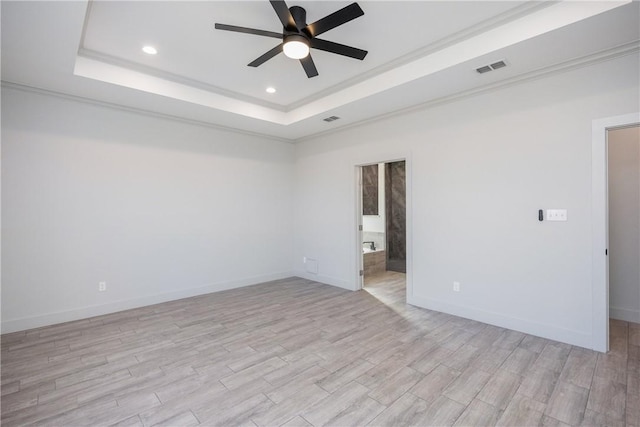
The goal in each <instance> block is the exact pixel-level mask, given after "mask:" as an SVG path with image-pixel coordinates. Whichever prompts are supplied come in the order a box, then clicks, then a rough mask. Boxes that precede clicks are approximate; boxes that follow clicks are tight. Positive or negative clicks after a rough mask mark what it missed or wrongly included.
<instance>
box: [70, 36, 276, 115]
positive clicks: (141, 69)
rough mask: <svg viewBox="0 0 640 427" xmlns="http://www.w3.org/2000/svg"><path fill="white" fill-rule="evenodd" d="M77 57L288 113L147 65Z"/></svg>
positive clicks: (88, 54) (86, 53) (82, 52)
mask: <svg viewBox="0 0 640 427" xmlns="http://www.w3.org/2000/svg"><path fill="white" fill-rule="evenodd" d="M78 56H81V57H84V58H88V59H92V60H95V61H99V62H104V63H105V64H109V65H114V66H116V67H120V68H126V69H129V70H132V71H136V72H138V73H143V74H148V75H150V76H153V77H157V78H160V79H164V80H168V81H171V82H174V83H179V84H182V85H185V86H190V87H194V88H196V89H201V90H204V91H207V92H211V93H215V94H217V95H221V96H225V97H228V98H233V99H237V100H239V101H244V102H248V103H251V104H255V105H260V106H262V107H266V108H270V109H272V110H277V111H281V112H283V113H286V112H287V111H289V108H287V107H286V106H282V105H280V104H276V103H273V102H268V101H264V100H262V99H259V98H255V97H253V96H249V95H244V94H242V93H239V92H234V91H232V90H227V89H223V88H221V87H219V86H213V85H210V84H207V83H204V82H202V81H200V80H194V79H190V78H188V77H182V76H179V75H177V74H173V73H169V72H167V71H162V70H159V69H157V68H153V67H149V66H147V65H142V64H138V63H136V62H132V61H127V60H125V59H121V58H116V57H115V56H111V55H107V54H104V53H100V52H96V51H94V50H90V49H86V48H84V47H81V48H80V49H79V50H78Z"/></svg>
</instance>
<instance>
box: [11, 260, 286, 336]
mask: <svg viewBox="0 0 640 427" xmlns="http://www.w3.org/2000/svg"><path fill="white" fill-rule="evenodd" d="M294 275H295V274H293V272H290V271H288V272H282V273H272V274H266V275H262V276H254V277H247V278H243V279H239V280H233V281H228V282H220V283H214V284H210V285H206V286H200V287H197V288H190V289H183V290H180V291H176V292H164V293H160V294H156V295H147V296H144V297H140V298H134V299H129V300H120V301H114V302H110V303H107V304H100V305H94V306H89V307H81V308H77V309H73V310H67V311H59V312H55V313H46V314H42V315H38V316H30V317H23V318H19V319H9V320H5V321H3V322H2V325H1V326H0V328H1V330H2V333H3V334H6V333H10V332H18V331H24V330H27V329H33V328H39V327H42V326H49V325H55V324H57V323H64V322H70V321H73V320H81V319H87V318H89V317H95V316H102V315H104V314H111V313H116V312H118V311H123V310H129V309H132V308H138V307H145V306H148V305H153V304H159V303H162V302H167V301H175V300H179V299H183V298H189V297H194V296H198V295H204V294H210V293H213V292H219V291H224V290H227V289H234V288H240V287H244V286H250V285H256V284H258V283H263V282H270V281H272V280H280V279H286V278H288V277H292V276H294Z"/></svg>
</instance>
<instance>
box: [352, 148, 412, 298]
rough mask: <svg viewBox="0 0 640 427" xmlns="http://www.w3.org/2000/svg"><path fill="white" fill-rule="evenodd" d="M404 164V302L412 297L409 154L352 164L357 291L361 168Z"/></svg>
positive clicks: (360, 255)
mask: <svg viewBox="0 0 640 427" xmlns="http://www.w3.org/2000/svg"><path fill="white" fill-rule="evenodd" d="M393 162H404V167H405V189H404V191H405V198H406V200H405V202H406V211H405V216H406V218H405V220H406V235H405V239H406V245H407V247H406V256H407V265H406V267H407V272H406V276H405V278H406V279H405V280H406V294H405V301H407V300H408V299H409V296H411V295H413V214H412V213H413V197H412V193H413V192H412V187H413V180H412V177H413V174H412V167H413V165H412V162H411V155H410V153H405V154H403V155H401V156H380V157H378V158H376V159H372V160H369V159H367V161H355V162H354V167H353V169H354V177H355V179H354V182H355V185H354V192H353V194H354V206H355V215H354V219H355V227H354V230H355V233H353V234H352V235H353V242H352V243H353V245H352V247H353V248H354V251H355V259H356V262H355V272H354V273H355V281H354V283H355V286H354V290H356V291H358V290H360V289H362V287H363V278H364V276H360V270H363V269H364V254H363V252H362V231H361V230H360V227H361V226H362V166H368V165H373V164H379V163H393Z"/></svg>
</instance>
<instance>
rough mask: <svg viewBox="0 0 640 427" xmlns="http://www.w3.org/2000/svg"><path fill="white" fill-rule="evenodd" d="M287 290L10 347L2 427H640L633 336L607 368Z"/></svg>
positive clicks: (451, 325)
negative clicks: (160, 426) (35, 426)
mask: <svg viewBox="0 0 640 427" xmlns="http://www.w3.org/2000/svg"><path fill="white" fill-rule="evenodd" d="M378 279H380V280H379V281H378V282H376V281H375V280H371V279H367V284H368V285H369V286H368V287H367V288H366V290H365V291H360V292H348V291H344V290H341V289H338V288H335V287H331V286H326V285H320V284H317V283H314V282H310V281H307V280H303V279H297V278H292V279H288V280H281V281H277V282H271V283H265V284H261V285H257V286H252V287H247V288H241V289H236V290H231V291H225V292H220V293H216V294H209V295H205V296H200V297H195V298H189V299H185V300H180V301H174V302H169V303H165V304H159V305H155V306H150V307H145V308H141V309H136V310H130V311H125V312H121V313H116V314H112V315H107V316H101V317H96V318H92V319H87V320H82V321H77V322H71V323H66V324H61V325H56V326H50V327H45V328H40V329H35V330H30V331H26V332H20V333H14V334H7V335H3V336H2V351H1V356H2V364H1V367H2V400H1V403H2V425H3V426H16V425H26V424H41V425H52V426H80V425H91V426H97V425H113V424H117V425H120V426H134V425H145V426H147V425H156V424H163V425H172V426H189V425H198V424H203V425H224V426H233V425H243V426H254V425H259V426H263V425H266V426H278V425H286V426H308V425H314V426H321V425H335V426H362V425H367V424H369V425H380V426H387V425H389V426H391V425H394V426H401V425H420V426H425V425H452V424H455V425H494V424H499V425H512V426H516V425H518V426H520V425H545V426H546V425H554V426H559V425H580V424H584V425H624V424H625V423H627V425H636V426H638V425H640V325H637V324H628V323H625V322H619V321H613V322H612V327H611V334H612V339H611V347H612V351H611V352H610V353H609V354H607V355H603V354H598V353H595V352H593V351H589V350H585V349H582V348H577V347H572V346H570V345H566V344H561V343H557V342H553V341H549V340H545V339H541V338H536V337H533V336H529V335H525V334H522V333H519V332H514V331H510V330H505V329H502V328H498V327H494V326H489V325H485V324H482V323H478V322H474V321H469V320H465V319H461V318H457V317H454V316H450V315H446V314H442V313H437V312H433V311H428V310H423V309H419V308H415V307H411V306H407V305H406V304H405V303H404V302H403V300H404V275H403V274H399V273H392V274H386V275H384V276H381V277H379V278H378Z"/></svg>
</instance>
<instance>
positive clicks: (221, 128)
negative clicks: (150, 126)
mask: <svg viewBox="0 0 640 427" xmlns="http://www.w3.org/2000/svg"><path fill="white" fill-rule="evenodd" d="M1 87H2V88H3V89H4V88H9V89H15V90H19V91H22V92H31V93H37V94H40V95H45V96H50V97H54V98H62V99H66V100H70V101H75V102H80V103H84V104H90V105H95V106H99V107H103V108H108V109H110V110H118V111H126V112H128V113H134V114H139V115H143V116H147V117H154V118H159V119H163V120H170V121H173V122H179V123H184V124H189V125H194V126H201V127H206V128H209V129H215V130H219V131H223V132H231V133H237V134H241V135H247V136H253V137H257V138H263V139H268V140H271V141H275V142H286V143H289V144H293V143H295V142H296V140H295V139H288V138H281V137H277V136H273V135H269V134H265V133H260V132H251V131H247V130H243V129H238V128H234V127H230V126H222V125H217V124H214V123H209V122H204V121H201V120H195V119H188V118H185V117H180V116H174V115H172V114H166V113H158V112H155V111H150V110H146V109H144V108H136V107H129V106H125V105H119V104H114V103H111V102H106V101H99V100H96V99H92V98H86V97H83V96H77V95H70V94H67V93H62V92H57V91H52V90H49V89H42V88H39V87H35V86H28V85H23V84H20V83H14V82H10V81H7V80H2V81H1Z"/></svg>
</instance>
